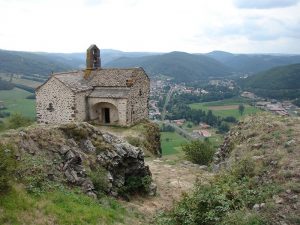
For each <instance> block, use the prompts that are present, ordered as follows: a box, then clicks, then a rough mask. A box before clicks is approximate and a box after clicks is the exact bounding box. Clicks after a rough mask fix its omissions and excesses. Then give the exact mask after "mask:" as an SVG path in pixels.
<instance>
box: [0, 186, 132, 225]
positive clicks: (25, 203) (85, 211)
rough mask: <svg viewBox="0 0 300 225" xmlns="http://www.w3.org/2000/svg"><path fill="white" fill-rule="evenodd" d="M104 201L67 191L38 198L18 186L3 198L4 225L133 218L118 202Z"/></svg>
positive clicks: (109, 221)
mask: <svg viewBox="0 0 300 225" xmlns="http://www.w3.org/2000/svg"><path fill="white" fill-rule="evenodd" d="M100 201H101V203H100V202H99V200H94V199H92V198H90V197H88V196H86V195H84V194H82V193H80V192H78V193H77V192H75V191H71V190H67V189H61V190H56V191H53V192H48V193H45V194H44V195H42V196H34V195H31V194H28V193H27V192H26V191H25V190H24V188H23V187H21V186H15V187H14V188H13V189H12V190H11V191H10V192H9V193H8V194H6V195H2V196H0V212H1V213H0V224H60V225H64V224H66V225H67V224H73V225H76V224H78V225H79V224H105V225H110V224H117V223H120V224H123V223H124V222H125V219H126V220H127V219H128V218H132V216H131V215H129V213H127V211H126V209H125V208H123V207H122V206H121V205H120V204H119V203H118V202H117V201H116V200H114V199H111V198H103V199H101V200H100Z"/></svg>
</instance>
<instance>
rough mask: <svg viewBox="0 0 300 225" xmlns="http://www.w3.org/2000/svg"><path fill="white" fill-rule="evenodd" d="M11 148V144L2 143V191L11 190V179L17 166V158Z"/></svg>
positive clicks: (0, 176)
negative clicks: (4, 144)
mask: <svg viewBox="0 0 300 225" xmlns="http://www.w3.org/2000/svg"><path fill="white" fill-rule="evenodd" d="M11 149H12V148H11V147H9V146H3V145H0V193H4V192H6V191H8V190H9V188H10V186H9V181H10V180H11V179H12V177H13V174H14V171H15V168H16V160H15V159H14V158H13V157H14V154H13V151H12V150H11Z"/></svg>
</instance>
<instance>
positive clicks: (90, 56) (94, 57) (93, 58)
mask: <svg viewBox="0 0 300 225" xmlns="http://www.w3.org/2000/svg"><path fill="white" fill-rule="evenodd" d="M100 68H101V58H100V49H99V48H98V47H97V46H96V45H91V46H90V47H89V48H88V49H87V50H86V69H87V70H95V69H100Z"/></svg>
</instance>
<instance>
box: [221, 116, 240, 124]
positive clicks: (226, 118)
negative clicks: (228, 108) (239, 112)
mask: <svg viewBox="0 0 300 225" xmlns="http://www.w3.org/2000/svg"><path fill="white" fill-rule="evenodd" d="M223 121H225V122H228V123H236V122H237V120H236V118H235V117H233V116H227V117H225V118H224V119H223Z"/></svg>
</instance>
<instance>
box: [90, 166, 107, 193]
mask: <svg viewBox="0 0 300 225" xmlns="http://www.w3.org/2000/svg"><path fill="white" fill-rule="evenodd" d="M107 173H108V172H107V171H106V170H105V169H104V168H103V167H97V168H95V169H94V170H93V171H91V172H90V174H89V176H90V178H91V180H92V182H93V184H94V188H95V191H96V193H97V195H98V197H99V196H101V195H102V194H104V193H107V191H108V189H109V182H108V176H107Z"/></svg>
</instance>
